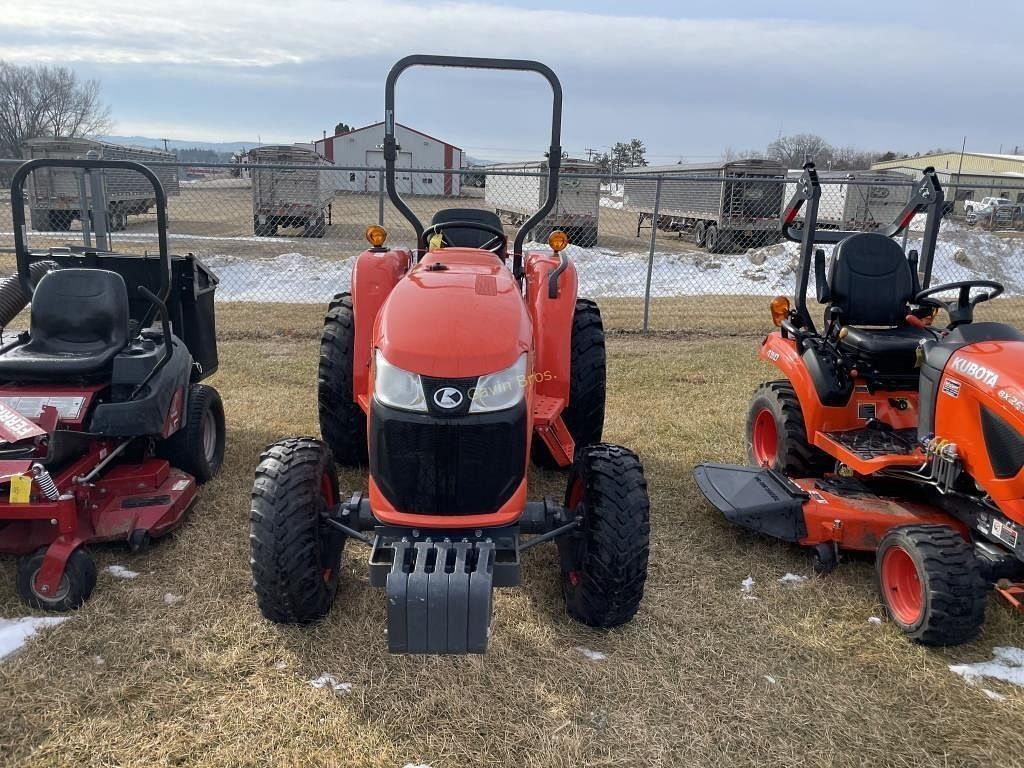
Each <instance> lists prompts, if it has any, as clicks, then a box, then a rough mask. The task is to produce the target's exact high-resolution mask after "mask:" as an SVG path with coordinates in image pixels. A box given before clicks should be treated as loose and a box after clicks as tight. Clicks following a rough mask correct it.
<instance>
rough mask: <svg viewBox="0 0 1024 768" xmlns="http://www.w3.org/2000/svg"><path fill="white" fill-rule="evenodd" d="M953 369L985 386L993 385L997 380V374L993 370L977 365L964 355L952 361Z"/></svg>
mask: <svg viewBox="0 0 1024 768" xmlns="http://www.w3.org/2000/svg"><path fill="white" fill-rule="evenodd" d="M953 370H954V371H956V372H957V373H962V374H964V376H970V377H971V378H972V379H974V380H975V381H979V382H981V383H982V384H984V385H985V386H986V387H994V386H995V385H996V383H997V382H998V381H999V374H997V373H996V372H995V371H992V370H989V369H988V368H986V367H985V366H984V365H978V364H977V363H976V362H974V361H973V360H968V359H967V358H964V357H958V358H957V359H956V360H954V361H953Z"/></svg>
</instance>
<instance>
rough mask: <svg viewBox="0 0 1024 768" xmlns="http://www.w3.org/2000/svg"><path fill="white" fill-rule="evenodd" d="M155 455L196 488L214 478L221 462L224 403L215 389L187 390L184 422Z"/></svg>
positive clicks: (196, 387) (198, 386)
mask: <svg viewBox="0 0 1024 768" xmlns="http://www.w3.org/2000/svg"><path fill="white" fill-rule="evenodd" d="M159 452H160V455H162V456H164V457H165V458H166V459H167V460H168V461H170V462H171V464H173V465H174V466H176V467H177V468H178V469H182V470H184V471H186V472H188V473H189V474H190V475H192V476H193V477H194V478H195V479H196V482H197V483H199V484H200V485H202V484H203V483H205V482H207V481H208V480H211V479H213V478H214V477H216V475H217V473H218V472H220V468H221V465H223V463H224V404H223V403H222V402H221V399H220V394H219V393H218V392H217V390H216V389H214V388H213V387H211V386H208V385H206V384H192V385H191V386H190V387H189V390H188V407H187V409H186V415H185V423H184V424H183V425H182V427H181V429H179V430H178V431H177V432H175V433H174V434H173V435H171V436H170V437H169V438H167V440H165V441H164V443H163V444H162V445H161V446H160V450H159Z"/></svg>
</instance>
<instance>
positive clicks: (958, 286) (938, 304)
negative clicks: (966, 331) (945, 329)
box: [914, 280, 1004, 328]
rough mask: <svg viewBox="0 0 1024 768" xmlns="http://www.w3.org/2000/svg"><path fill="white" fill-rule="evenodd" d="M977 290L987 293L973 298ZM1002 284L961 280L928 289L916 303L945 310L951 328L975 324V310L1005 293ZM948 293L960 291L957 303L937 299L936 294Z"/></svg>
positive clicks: (921, 293)
mask: <svg viewBox="0 0 1024 768" xmlns="http://www.w3.org/2000/svg"><path fill="white" fill-rule="evenodd" d="M975 288H979V289H980V288H987V289H988V291H987V292H985V293H979V294H977V295H976V296H974V298H971V291H973V290H974V289H975ZM1003 290H1004V289H1003V285H1002V283H997V282H996V281H994V280H960V281H958V282H955V283H943V284H942V285H934V286H932V287H931V288H926V289H925V290H923V291H921V292H920V293H919V294H917V296H915V297H914V303H915V304H919V305H921V306H924V307H935V308H936V309H944V310H946V313H947V314H948V315H949V327H950V328H955V327H956V326H958V325H965V324H966V323H971V322H974V308H975V307H976V306H978V305H979V304H981V302H983V301H988V300H989V299H994V298H995V297H996V296H999V295H1001V294H1002V292H1003ZM946 291H959V292H960V293H959V294H958V295H957V298H956V300H955V301H943V300H942V299H939V298H936V296H935V294H938V293H945V292H946Z"/></svg>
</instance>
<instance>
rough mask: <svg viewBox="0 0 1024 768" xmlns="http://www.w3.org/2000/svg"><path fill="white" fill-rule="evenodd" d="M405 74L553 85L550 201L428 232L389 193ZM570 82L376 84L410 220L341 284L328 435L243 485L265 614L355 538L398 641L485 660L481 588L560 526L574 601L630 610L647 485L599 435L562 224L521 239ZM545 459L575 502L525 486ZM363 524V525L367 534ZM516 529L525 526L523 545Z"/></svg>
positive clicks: (326, 372)
mask: <svg viewBox="0 0 1024 768" xmlns="http://www.w3.org/2000/svg"><path fill="white" fill-rule="evenodd" d="M412 66H434V67H468V68H483V69H493V70H522V71H530V72H535V73H539V74H540V75H542V76H543V77H544V78H546V79H547V81H548V83H549V84H550V85H551V88H552V91H553V94H554V105H553V109H552V118H551V147H550V149H549V151H548V167H549V170H548V175H547V178H546V180H545V181H546V188H547V197H546V200H545V202H544V204H543V205H542V206H541V208H540V210H538V211H537V213H536V214H534V215H533V216H532V217H530V218H529V219H528V220H527V221H526V222H524V223H523V225H522V226H521V227H520V228H519V230H518V231H517V232H516V234H515V237H514V239H513V241H512V243H511V247H510V245H509V242H508V239H509V238H508V236H507V235H506V234H505V232H504V230H503V229H502V225H501V222H500V221H499V220H498V217H497V216H496V215H495V214H494V213H493V212H491V211H485V210H474V209H469V208H452V209H446V210H442V211H439V212H438V213H437V214H436V215H435V216H434V218H433V221H432V222H431V223H430V224H429V225H428V226H426V227H424V226H423V224H422V223H421V222H420V220H419V219H418V218H417V217H416V215H415V214H414V213H413V211H412V210H411V209H410V208H409V206H408V205H407V204H406V202H405V201H404V200H403V199H402V198H401V196H400V195H399V193H398V191H397V189H396V186H395V165H396V157H397V154H398V149H399V147H398V145H397V143H396V140H395V114H394V100H395V83H396V81H397V80H398V77H399V75H400V74H401V73H402V72H403V71H405V70H406V69H408V68H409V67H412ZM561 102H562V94H561V86H560V84H559V82H558V79H557V77H556V76H555V74H554V73H553V72H552V71H551V70H550V69H549V68H548V67H546V66H544V65H543V64H539V63H537V62H532V61H515V60H497V59H476V58H458V57H445V56H409V57H407V58H404V59H402V60H401V61H399V62H398V63H397V64H396V65H395V66H394V67H393V68H392V70H391V72H390V74H389V75H388V78H387V84H386V89H385V120H384V125H385V134H384V159H385V178H386V184H387V191H388V195H389V197H390V199H391V202H392V203H393V204H394V206H395V208H397V209H398V211H399V212H401V213H402V214H403V215H404V216H405V218H406V219H408V220H409V223H410V224H411V225H412V227H413V229H414V231H415V234H416V243H415V247H414V248H413V249H412V250H409V249H404V248H391V247H388V246H387V245H386V244H385V242H386V237H387V233H386V232H385V231H384V230H383V228H381V227H379V226H371V227H370V228H369V229H368V230H367V239H368V240H369V242H370V244H371V247H370V248H369V249H368V250H366V251H364V252H363V253H362V254H360V255H359V257H358V258H357V259H356V260H355V263H354V266H353V269H352V287H351V292H350V293H342V294H339V295H337V296H336V297H335V299H334V301H333V302H332V303H331V305H330V308H329V310H328V312H327V316H326V318H325V320H324V331H323V337H322V342H321V346H320V368H319V377H318V398H319V410H320V426H321V432H322V434H323V440H317V439H315V438H312V437H296V438H290V439H286V440H283V441H281V442H278V443H276V444H274V445H272V446H270V447H269V448H268V449H267V450H266V452H265V453H264V454H263V456H262V459H261V462H260V465H259V467H258V468H257V470H256V480H255V484H254V486H253V491H252V510H251V535H250V541H251V555H252V556H251V561H252V571H253V583H254V588H255V591H256V596H257V601H258V603H259V607H260V610H261V611H262V612H263V615H264V616H265V617H267V618H268V619H270V620H272V621H277V622H289V623H308V622H312V621H315V620H317V619H320V618H321V617H323V616H324V615H325V614H327V612H328V611H329V610H330V608H331V604H332V602H333V600H334V597H335V593H336V591H337V588H338V577H339V558H340V555H341V552H342V547H343V546H344V545H345V543H346V541H347V540H349V539H352V540H354V541H358V542H362V543H364V544H367V545H368V546H370V547H371V553H370V561H369V568H370V582H371V584H372V585H374V586H378V587H383V588H385V589H386V592H387V634H388V645H389V648H390V650H391V651H393V652H403V653H467V652H470V653H474V652H475V653H481V652H483V651H484V650H485V649H486V647H487V640H488V636H489V632H490V629H489V627H490V617H491V591H492V587H495V586H514V585H516V584H518V583H519V578H520V555H521V554H522V553H523V552H525V551H527V550H528V549H530V548H532V547H534V546H536V545H538V544H542V543H544V542H546V541H550V540H556V541H557V543H558V550H559V555H560V560H561V580H562V587H563V592H564V595H565V600H566V608H567V610H568V612H569V613H570V614H571V615H572V616H573V617H574V618H576V619H578V620H580V621H582V622H584V623H586V624H588V625H591V626H597V627H612V626H616V625H619V624H622V623H624V622H626V621H629V619H630V618H632V616H633V615H634V613H635V612H636V610H637V608H638V606H639V604H640V600H641V598H642V595H643V588H644V581H645V579H646V575H647V557H648V540H649V517H648V499H647V487H646V482H645V480H644V473H643V469H642V467H641V464H640V462H639V460H638V459H637V457H636V455H634V454H633V453H632V452H631V451H629V450H627V449H625V448H620V447H618V446H613V445H607V444H604V443H601V442H600V440H601V432H602V429H603V423H604V402H605V347H604V331H603V327H602V324H601V315H600V312H599V310H598V308H597V305H596V304H594V302H592V301H589V300H587V299H581V298H578V297H577V278H576V270H575V268H574V266H573V265H572V263H571V262H570V261H569V259H568V257H567V255H566V253H565V247H566V246H567V245H568V240H567V238H566V236H565V235H564V234H563V233H561V232H555V233H553V234H552V235H551V236H550V238H549V244H550V245H551V248H552V251H553V252H548V251H537V252H524V248H523V246H524V241H525V239H526V236H527V233H529V232H530V231H531V229H532V228H533V227H535V226H536V225H537V224H538V223H539V222H541V221H542V220H543V219H544V217H545V216H546V215H547V214H548V212H549V211H550V210H551V209H552V208H553V207H554V205H555V202H556V197H557V194H558V171H559V165H560V160H561V157H562V150H561V146H560V141H559V136H560V126H561ZM531 455H532V456H533V457H534V459H535V460H539V461H541V462H543V463H545V464H549V465H555V466H560V467H568V466H571V467H572V470H571V473H570V476H569V482H568V488H567V491H566V496H565V502H564V503H557V502H555V501H553V500H551V499H545V500H543V501H528V500H527V482H526V478H527V467H528V464H529V461H530V457H531ZM335 461H337V462H339V463H341V464H343V465H346V466H357V465H361V464H364V463H368V465H369V479H368V489H367V492H366V493H365V494H364V493H356V494H355V495H354V496H352V497H351V498H350V499H342V498H341V496H340V494H339V488H338V479H337V474H336V471H335ZM367 532H372V535H367ZM521 534H533V536H532V537H531V538H528V539H525V540H521V539H520V536H521Z"/></svg>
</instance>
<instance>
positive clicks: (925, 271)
mask: <svg viewBox="0 0 1024 768" xmlns="http://www.w3.org/2000/svg"><path fill="white" fill-rule="evenodd" d="M820 201H821V182H820V181H819V180H818V171H817V170H816V169H815V167H814V163H812V162H807V163H804V172H803V175H801V177H800V180H799V181H798V182H797V184H796V192H794V193H793V197H792V198H790V200H789V202H788V203H787V204H786V207H785V209H784V210H783V212H782V218H781V226H782V234H783V236H785V238H786V239H787V240H791V241H792V242H795V243H800V261H799V267H798V271H797V285H796V295H795V299H796V311H797V314H798V315H799V316H800V319H801V322H802V323H803V324H804V325H805V326H806V327H808V328H813V327H814V324H813V321H812V320H811V318H810V314H809V313H808V311H807V286H808V283H809V281H810V272H811V264H812V263H814V262H815V253H814V246H815V245H835V244H837V243H840V242H842V241H843V240H845V239H846V238H848V237H850V236H851V235H855V234H857V233H856V232H848V231H844V230H839V229H818V227H817V222H818V204H819V203H820ZM805 203H806V206H807V207H806V210H805V212H804V218H803V221H802V222H801V223H799V224H797V223H796V217H797V215H798V214H799V213H800V209H801V208H802V207H803V206H804V204H805ZM944 203H945V194H944V193H943V191H942V185H941V184H940V183H939V179H938V176H937V175H936V174H935V169H934V168H933V167H931V166H929V167H927V168H925V169H924V171H923V172H922V177H921V178H920V179H919V180H918V181H917V183H915V185H914V187H913V189H912V190H911V193H910V199H909V200H908V201H907V204H906V205H905V206H904V208H903V210H902V211H900V213H899V215H898V216H897V217H896V218H895V219H894V220H893V221H892V222H891V223H890V224H888V225H887V226H884V227H880V228H878V229H876V230H873V231H874V232H877V233H878V234H880V235H883V236H885V237H895V236H896V235H898V234H900V233H901V232H903V231H904V230H905V229H906V228H907V227H909V226H910V222H911V221H912V220H913V218H914V216H916V215H917V214H919V213H927V215H928V218H927V221H926V223H925V229H924V237H923V238H922V242H921V253H920V255H919V257H918V258H919V259H920V266H919V271H920V272H921V287H922V288H927V287H928V284H929V283H930V281H931V276H932V264H933V261H934V257H935V247H936V244H937V243H938V239H939V224H940V223H941V220H942V214H943V205H944ZM914 263H915V264H917V261H916V260H915V261H914ZM823 271H824V269H823V268H822V272H823ZM819 279H820V278H819Z"/></svg>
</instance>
